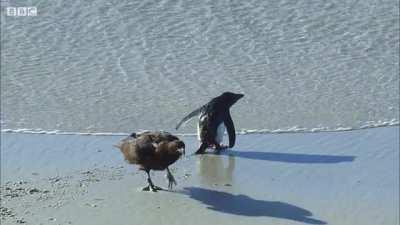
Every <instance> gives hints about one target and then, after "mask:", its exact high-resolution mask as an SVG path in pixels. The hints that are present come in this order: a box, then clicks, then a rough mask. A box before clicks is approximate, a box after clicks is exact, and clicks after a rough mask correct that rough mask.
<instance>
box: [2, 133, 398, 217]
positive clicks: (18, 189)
mask: <svg viewBox="0 0 400 225" xmlns="http://www.w3.org/2000/svg"><path fill="white" fill-rule="evenodd" d="M398 137H399V127H398V126H395V127H387V128H376V129H366V130H359V131H349V132H334V133H325V132H321V133H298V134H270V135H261V134H260V135H257V134H252V135H239V136H238V138H237V145H236V146H235V147H234V148H233V149H232V150H226V151H224V152H222V153H221V154H220V155H215V154H206V155H202V156H194V155H190V154H191V153H193V152H194V151H195V149H196V147H197V141H196V138H195V137H182V138H183V140H184V141H185V143H186V146H187V153H188V155H187V156H186V157H185V158H183V159H181V160H180V161H178V162H177V163H176V164H174V165H173V166H172V170H173V174H174V176H175V178H176V180H177V182H178V186H176V187H175V188H174V189H173V190H172V191H160V192H158V193H152V192H143V191H141V190H140V189H141V188H142V187H144V186H145V185H146V180H145V174H144V173H143V172H141V171H138V170H137V168H136V167H134V166H131V165H127V164H126V163H125V162H124V161H123V159H122V155H121V154H120V152H119V151H118V150H117V149H115V148H113V147H112V145H113V144H115V143H116V142H117V141H118V140H120V139H122V138H123V137H120V136H84V135H43V134H37V135H35V134H14V133H12V134H9V133H2V134H1V178H2V179H1V222H2V224H3V225H8V224H96V225H98V224H107V225H109V224H116V225H118V224H185V225H186V224H213V223H215V224H282V225H283V224H285V225H287V224H337V225H344V224H363V225H368V224H371V225H378V224H385V225H387V224H398V223H399V215H398V211H399V203H398V199H399V193H398V189H399V151H398V149H399V139H398ZM152 176H153V181H154V183H155V184H156V185H158V186H162V187H167V179H166V178H165V172H153V173H152Z"/></svg>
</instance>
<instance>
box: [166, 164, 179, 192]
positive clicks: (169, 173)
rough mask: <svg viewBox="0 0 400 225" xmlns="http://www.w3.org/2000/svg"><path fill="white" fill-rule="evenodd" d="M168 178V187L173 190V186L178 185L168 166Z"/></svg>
mask: <svg viewBox="0 0 400 225" xmlns="http://www.w3.org/2000/svg"><path fill="white" fill-rule="evenodd" d="M167 178H168V189H170V190H171V189H172V186H173V185H177V183H176V180H175V178H174V176H172V173H171V171H170V170H169V168H168V167H167Z"/></svg>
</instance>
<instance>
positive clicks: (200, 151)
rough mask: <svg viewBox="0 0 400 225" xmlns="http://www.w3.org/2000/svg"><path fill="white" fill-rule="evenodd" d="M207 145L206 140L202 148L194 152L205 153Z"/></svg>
mask: <svg viewBox="0 0 400 225" xmlns="http://www.w3.org/2000/svg"><path fill="white" fill-rule="evenodd" d="M207 147H208V144H207V143H205V142H203V143H201V145H200V148H199V149H198V150H197V151H196V152H195V153H194V154H203V153H204V152H205V151H206V149H207Z"/></svg>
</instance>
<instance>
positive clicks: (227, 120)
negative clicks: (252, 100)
mask: <svg viewBox="0 0 400 225" xmlns="http://www.w3.org/2000/svg"><path fill="white" fill-rule="evenodd" d="M224 124H225V127H226V130H227V131H228V136H229V148H232V147H233V146H234V145H235V139H236V133H235V126H234V125H233V121H232V117H231V115H230V114H228V115H227V117H226V118H225V120H224Z"/></svg>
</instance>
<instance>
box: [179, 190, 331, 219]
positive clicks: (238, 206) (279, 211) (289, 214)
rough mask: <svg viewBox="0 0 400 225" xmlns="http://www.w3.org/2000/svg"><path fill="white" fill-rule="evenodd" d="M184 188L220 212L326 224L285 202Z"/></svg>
mask: <svg viewBox="0 0 400 225" xmlns="http://www.w3.org/2000/svg"><path fill="white" fill-rule="evenodd" d="M184 190H185V191H186V192H187V194H188V195H189V197H190V198H192V199H195V200H197V201H200V202H202V203H203V204H206V205H207V208H208V209H210V210H214V211H218V212H222V213H228V214H234V215H241V216H250V217H260V216H266V217H274V218H280V219H287V220H294V221H298V222H304V223H308V224H326V222H325V221H322V220H318V219H313V218H311V217H312V213H311V212H310V211H308V210H306V209H303V208H300V207H298V206H295V205H291V204H288V203H285V202H279V201H265V200H257V199H253V198H251V197H249V196H246V195H234V194H230V193H227V192H221V191H215V190H209V189H204V188H198V187H188V188H184Z"/></svg>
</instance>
